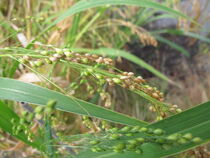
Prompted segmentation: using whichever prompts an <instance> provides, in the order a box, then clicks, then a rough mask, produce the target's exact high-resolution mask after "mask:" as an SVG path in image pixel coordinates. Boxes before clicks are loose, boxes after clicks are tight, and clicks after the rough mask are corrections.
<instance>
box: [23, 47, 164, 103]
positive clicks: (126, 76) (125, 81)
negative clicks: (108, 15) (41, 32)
mask: <svg viewBox="0 0 210 158" xmlns="http://www.w3.org/2000/svg"><path fill="white" fill-rule="evenodd" d="M37 52H38V53H40V54H41V55H43V56H45V57H46V58H44V59H42V58H41V59H38V60H34V61H32V60H30V58H29V57H28V56H23V57H22V58H21V59H20V60H19V61H20V62H22V63H30V65H31V66H32V67H39V66H42V65H44V64H45V63H47V64H52V63H54V62H57V61H60V60H65V61H70V62H76V63H81V64H88V65H94V64H104V65H108V66H111V65H113V64H114V62H113V60H112V59H110V58H104V57H102V56H98V55H95V54H88V53H86V54H83V53H73V52H71V51H70V50H69V49H58V48H56V49H55V51H46V50H44V51H37ZM29 60H30V61H29ZM82 73H83V74H81V75H83V76H89V75H94V76H95V77H96V78H97V79H98V80H99V82H100V85H102V84H104V83H105V82H108V84H109V85H110V86H113V85H115V84H118V85H120V86H122V87H123V88H127V89H130V90H132V91H134V90H140V91H143V92H144V93H146V94H148V95H150V96H151V97H153V98H155V99H157V100H159V101H163V100H164V99H163V93H161V92H160V91H158V90H157V88H155V87H151V86H149V85H146V82H145V80H144V79H143V78H142V77H141V76H137V77H135V74H134V73H133V72H122V73H117V72H111V73H113V74H114V75H115V77H107V76H106V75H103V74H100V73H98V72H95V71H94V69H91V68H90V70H89V69H88V70H87V71H84V72H82ZM81 81H85V79H83V80H81ZM75 87H76V88H78V87H79V86H75ZM75 87H74V88H75Z"/></svg>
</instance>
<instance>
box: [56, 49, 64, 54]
mask: <svg viewBox="0 0 210 158" xmlns="http://www.w3.org/2000/svg"><path fill="white" fill-rule="evenodd" d="M55 51H56V53H58V54H63V50H62V49H58V48H57V49H56V50H55Z"/></svg>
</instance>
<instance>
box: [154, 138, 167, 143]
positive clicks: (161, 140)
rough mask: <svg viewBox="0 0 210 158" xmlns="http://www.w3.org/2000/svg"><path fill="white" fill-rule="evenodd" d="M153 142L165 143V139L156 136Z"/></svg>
mask: <svg viewBox="0 0 210 158" xmlns="http://www.w3.org/2000/svg"><path fill="white" fill-rule="evenodd" d="M155 142H156V143H165V142H166V140H165V139H163V138H157V139H156V140H155Z"/></svg>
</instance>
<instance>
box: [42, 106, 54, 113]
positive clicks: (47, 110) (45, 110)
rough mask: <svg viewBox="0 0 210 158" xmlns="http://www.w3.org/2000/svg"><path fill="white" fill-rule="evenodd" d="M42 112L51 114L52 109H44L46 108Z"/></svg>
mask: <svg viewBox="0 0 210 158" xmlns="http://www.w3.org/2000/svg"><path fill="white" fill-rule="evenodd" d="M44 112H45V113H46V114H51V113H52V112H53V109H52V108H50V107H46V108H45V109H44Z"/></svg>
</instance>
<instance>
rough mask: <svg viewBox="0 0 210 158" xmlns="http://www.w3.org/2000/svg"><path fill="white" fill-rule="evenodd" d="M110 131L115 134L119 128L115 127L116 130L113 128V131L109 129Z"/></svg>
mask: <svg viewBox="0 0 210 158" xmlns="http://www.w3.org/2000/svg"><path fill="white" fill-rule="evenodd" d="M108 131H109V132H113V133H114V132H118V128H116V127H115V128H111V129H109V130H108Z"/></svg>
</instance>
